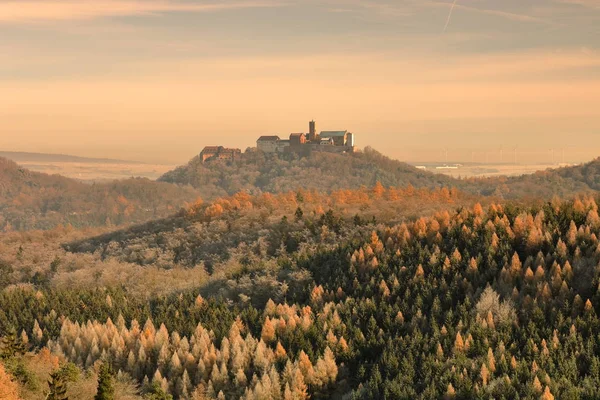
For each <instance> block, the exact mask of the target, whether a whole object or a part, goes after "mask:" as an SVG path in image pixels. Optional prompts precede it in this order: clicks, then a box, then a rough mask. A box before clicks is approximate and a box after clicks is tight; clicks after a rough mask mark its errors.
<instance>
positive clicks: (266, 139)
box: [257, 136, 279, 142]
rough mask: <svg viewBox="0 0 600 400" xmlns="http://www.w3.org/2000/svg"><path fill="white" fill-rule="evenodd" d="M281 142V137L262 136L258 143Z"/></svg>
mask: <svg viewBox="0 0 600 400" xmlns="http://www.w3.org/2000/svg"><path fill="white" fill-rule="evenodd" d="M278 140H279V136H261V137H259V138H258V140H257V142H276V141H278Z"/></svg>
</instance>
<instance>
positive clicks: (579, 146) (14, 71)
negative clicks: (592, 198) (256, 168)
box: [0, 0, 600, 164]
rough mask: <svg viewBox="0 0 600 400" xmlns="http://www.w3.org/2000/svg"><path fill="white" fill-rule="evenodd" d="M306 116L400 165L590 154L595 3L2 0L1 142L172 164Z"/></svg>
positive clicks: (297, 124)
mask: <svg viewBox="0 0 600 400" xmlns="http://www.w3.org/2000/svg"><path fill="white" fill-rule="evenodd" d="M310 119H315V120H316V121H317V129H318V130H343V129H347V130H349V131H351V132H353V133H355V135H356V140H357V145H358V146H359V147H364V146H371V147H373V148H375V149H377V150H379V151H381V152H383V153H384V154H386V155H389V156H391V157H393V158H398V159H401V160H405V161H409V162H416V161H443V160H445V159H446V157H447V159H448V160H452V161H480V162H483V161H486V160H487V161H488V162H498V161H501V160H506V159H507V158H508V159H510V158H512V157H513V154H514V151H515V149H517V154H518V162H520V163H526V162H531V163H533V162H549V161H551V160H554V161H563V160H564V161H565V162H581V161H585V160H590V159H592V158H595V157H597V156H600V0H457V1H456V2H455V3H454V5H453V1H451V0H450V1H442V0H436V1H430V0H323V1H317V0H247V1H243V0H221V1H219V0H64V1H61V0H0V149H2V150H12V151H34V152H50V153H66V154H74V155H80V156H91V157H113V158H120V159H132V160H141V161H147V162H164V163H177V164H181V163H184V162H186V161H187V160H188V159H189V158H191V157H193V156H194V155H196V154H197V153H199V152H200V150H201V149H202V148H203V147H204V146H207V145H224V146H229V147H239V148H242V149H245V148H247V147H250V146H254V145H255V141H256V139H257V138H258V136H260V135H273V134H275V135H279V136H280V137H285V136H287V135H289V133H291V132H302V131H304V132H306V131H307V130H308V121H309V120H310ZM507 154H509V155H510V156H509V155H507Z"/></svg>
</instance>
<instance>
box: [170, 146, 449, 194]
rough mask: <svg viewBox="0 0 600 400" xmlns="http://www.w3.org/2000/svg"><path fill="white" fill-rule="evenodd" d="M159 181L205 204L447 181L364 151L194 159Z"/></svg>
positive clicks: (425, 185) (431, 185)
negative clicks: (198, 195) (245, 196)
mask: <svg viewBox="0 0 600 400" xmlns="http://www.w3.org/2000/svg"><path fill="white" fill-rule="evenodd" d="M159 180H160V181H164V182H171V183H179V184H184V185H191V186H193V187H195V188H198V189H200V190H201V191H202V193H203V196H204V197H205V198H207V199H212V198H215V197H223V196H227V195H233V194H235V193H238V192H240V191H247V192H248V193H251V194H255V193H262V192H269V193H282V192H288V191H293V190H297V189H300V188H304V189H312V190H317V191H320V192H329V191H334V190H341V189H358V188H360V187H362V186H367V187H371V186H373V185H375V183H377V182H380V183H381V184H382V185H383V186H385V187H390V186H394V187H405V186H408V185H412V186H414V187H417V188H422V187H423V188H430V189H431V188H440V187H444V186H445V187H450V186H452V185H450V183H451V182H452V180H451V179H450V178H448V177H446V176H443V175H434V174H432V173H428V172H424V171H420V170H418V169H416V168H414V167H412V166H410V165H408V164H405V163H402V162H399V161H395V160H391V159H389V158H387V157H385V156H383V155H382V154H380V153H378V152H377V151H375V150H373V149H371V148H366V149H365V150H364V151H363V152H360V153H355V154H342V155H340V154H331V153H320V152H315V153H312V154H311V155H310V156H308V157H300V156H298V155H295V154H289V155H287V154H286V155H279V156H278V155H276V154H266V153H263V152H260V151H256V150H252V149H250V150H248V151H246V153H245V154H244V157H242V158H241V159H240V160H237V161H235V162H229V163H224V162H207V163H203V162H202V161H201V159H200V157H194V158H193V159H192V160H190V162H189V163H188V164H187V165H185V166H182V167H179V168H177V169H175V170H173V171H171V172H168V173H166V174H165V175H163V176H162V177H161V178H160V179H159Z"/></svg>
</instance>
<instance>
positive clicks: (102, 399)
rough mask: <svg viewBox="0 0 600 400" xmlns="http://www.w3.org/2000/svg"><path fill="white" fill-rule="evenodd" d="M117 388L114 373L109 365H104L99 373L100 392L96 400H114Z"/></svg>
mask: <svg viewBox="0 0 600 400" xmlns="http://www.w3.org/2000/svg"><path fill="white" fill-rule="evenodd" d="M114 398H115V388H114V387H113V377H112V371H111V368H110V366H109V365H108V364H106V363H103V364H102V365H101V366H100V371H99V372H98V391H97V393H96V396H95V397H94V400H114Z"/></svg>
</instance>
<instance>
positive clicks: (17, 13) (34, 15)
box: [0, 0, 283, 23]
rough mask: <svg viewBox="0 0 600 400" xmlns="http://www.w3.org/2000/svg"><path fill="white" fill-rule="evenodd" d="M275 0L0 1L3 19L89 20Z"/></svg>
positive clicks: (210, 9)
mask: <svg viewBox="0 0 600 400" xmlns="http://www.w3.org/2000/svg"><path fill="white" fill-rule="evenodd" d="M281 5H283V3H276V2H274V1H229V2H228V1H220V2H204V1H180V0H64V1H59V0H48V1H42V0H19V1H14V0H8V1H3V0H0V22H9V23H10V22H13V23H21V22H25V23H31V22H42V21H65V20H88V19H95V18H103V17H120V16H131V15H151V14H160V13H167V12H215V11H223V10H232V9H241V8H258V7H276V6H281Z"/></svg>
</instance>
